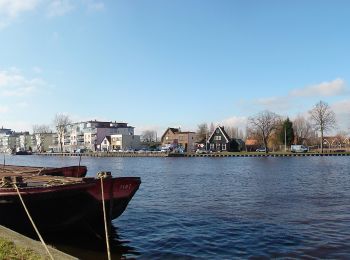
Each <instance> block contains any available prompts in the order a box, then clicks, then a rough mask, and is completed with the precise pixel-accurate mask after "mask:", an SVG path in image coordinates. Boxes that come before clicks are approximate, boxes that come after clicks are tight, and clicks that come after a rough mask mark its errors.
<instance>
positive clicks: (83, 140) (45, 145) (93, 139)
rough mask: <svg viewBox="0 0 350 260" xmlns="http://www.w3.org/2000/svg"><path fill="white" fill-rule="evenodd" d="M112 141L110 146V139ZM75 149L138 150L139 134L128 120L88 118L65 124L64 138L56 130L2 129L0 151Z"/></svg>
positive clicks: (65, 150) (64, 150) (71, 150)
mask: <svg viewBox="0 0 350 260" xmlns="http://www.w3.org/2000/svg"><path fill="white" fill-rule="evenodd" d="M108 140H111V141H110V143H109V145H107V141H108ZM60 141H62V144H63V147H62V148H63V151H62V152H75V151H77V150H78V149H80V150H81V149H85V150H91V151H102V150H105V151H109V150H112V149H118V150H121V149H122V150H126V149H139V147H140V136H139V135H134V127H132V126H128V124H127V123H120V122H112V121H111V122H105V121H96V120H94V121H85V122H77V123H71V124H68V125H66V127H65V131H64V135H63V136H62V140H59V137H58V135H57V133H34V134H29V132H21V133H18V132H15V131H12V130H11V129H6V128H1V129H0V152H14V151H20V150H31V151H33V152H46V151H55V152H61V151H60V150H61V148H60Z"/></svg>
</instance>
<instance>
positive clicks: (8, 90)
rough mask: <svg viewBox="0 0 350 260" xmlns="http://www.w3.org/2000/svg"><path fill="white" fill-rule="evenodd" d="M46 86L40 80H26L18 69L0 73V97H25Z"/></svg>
mask: <svg viewBox="0 0 350 260" xmlns="http://www.w3.org/2000/svg"><path fill="white" fill-rule="evenodd" d="M45 86H47V83H46V82H45V81H44V80H43V79H41V78H26V77H25V76H23V75H22V74H21V72H20V71H19V70H18V69H10V70H2V71H0V96H5V97H11V96H26V95H28V94H31V93H33V92H35V91H36V90H38V89H39V88H41V87H45Z"/></svg>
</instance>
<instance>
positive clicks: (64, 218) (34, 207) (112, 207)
mask: <svg viewBox="0 0 350 260" xmlns="http://www.w3.org/2000/svg"><path fill="white" fill-rule="evenodd" d="M0 167H1V166H0ZM39 168H40V167H28V166H4V168H3V169H1V168H0V225H4V226H6V227H9V228H11V229H13V230H16V231H18V232H25V233H27V232H31V230H32V229H33V227H32V226H31V223H30V221H29V218H28V216H27V215H26V213H25V210H24V208H23V205H22V204H21V201H20V198H19V195H18V193H20V195H21V197H22V198H23V201H24V203H25V204H26V207H27V208H28V211H29V212H30V214H31V217H32V219H33V220H34V222H35V223H36V226H37V227H38V229H39V230H40V232H42V233H50V232H57V231H62V230H74V229H75V228H78V227H82V226H84V227H88V228H91V229H94V230H101V228H103V219H104V218H103V207H102V205H103V198H104V202H105V209H106V215H107V216H108V222H109V224H110V222H111V220H112V219H115V218H117V217H119V216H120V215H121V214H122V213H123V212H124V210H125V209H126V207H127V205H128V204H129V202H130V200H131V199H132V197H133V196H134V194H135V193H136V191H137V190H138V188H139V186H140V184H141V179H140V178H139V177H112V176H111V174H110V173H109V172H102V173H99V176H98V177H96V178H95V177H75V176H73V177H72V176H71V177H68V176H69V174H71V175H79V173H82V172H84V170H85V173H86V167H82V166H75V167H63V168H45V169H42V170H41V171H40V170H39ZM10 169H12V171H11V170H10ZM55 174H56V175H55ZM101 182H102V185H103V186H102V185H101ZM101 186H102V187H103V195H102V187H101ZM16 187H17V189H16Z"/></svg>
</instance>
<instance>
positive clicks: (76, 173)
mask: <svg viewBox="0 0 350 260" xmlns="http://www.w3.org/2000/svg"><path fill="white" fill-rule="evenodd" d="M86 173H87V168H86V166H80V165H79V166H66V167H40V166H18V165H2V166H0V176H7V175H8V176H11V175H53V176H64V177H85V175H86Z"/></svg>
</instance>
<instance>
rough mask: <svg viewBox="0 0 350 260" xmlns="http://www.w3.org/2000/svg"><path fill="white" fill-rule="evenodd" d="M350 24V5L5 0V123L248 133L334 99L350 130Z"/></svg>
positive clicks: (0, 91) (0, 59)
mask: <svg viewBox="0 0 350 260" xmlns="http://www.w3.org/2000/svg"><path fill="white" fill-rule="evenodd" d="M349 25H350V1H347V0H343V1H341V0H328V1H325V0H308V1H304V0H293V1H292V0H291V1H288V0H285V1H279V0H276V1H272V0H265V1H260V0H241V1H240V0H228V1H226V0H220V1H214V0H211V1H209V0H176V1H174V0H173V1H170V0H168V1H167V0H109V1H108V0H106V1H102V0H25V1H23V0H0V46H1V48H0V127H1V126H3V127H5V128H11V129H13V130H16V131H25V130H27V131H32V126H33V125H40V124H46V125H51V126H52V124H53V119H54V117H55V115H56V114H67V115H69V116H70V118H71V119H72V120H73V121H75V122H78V121H85V120H95V119H96V120H106V121H120V122H127V123H129V125H131V126H134V127H135V132H136V133H142V131H144V130H156V131H158V132H159V134H162V131H164V130H165V129H166V128H167V127H181V129H182V130H184V131H195V130H196V129H197V126H198V125H199V124H201V123H204V122H205V123H208V124H210V123H213V124H215V125H217V124H220V125H227V126H233V127H238V128H241V129H244V128H245V125H246V120H247V118H249V117H251V116H254V115H256V114H257V113H259V112H261V111H263V110H269V111H272V112H275V113H277V114H279V115H281V116H283V117H287V116H288V117H289V118H291V119H293V118H294V117H296V116H297V115H304V116H305V117H307V116H308V111H309V110H311V109H312V108H313V106H314V105H315V104H316V103H317V102H318V101H320V100H322V101H324V102H327V103H328V104H329V105H330V106H331V108H332V110H333V111H334V112H335V113H336V115H337V119H338V124H337V128H336V129H338V130H343V131H349V128H350V115H349V113H350V112H349V111H350V92H349V84H348V82H349V80H350V26H349Z"/></svg>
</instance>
